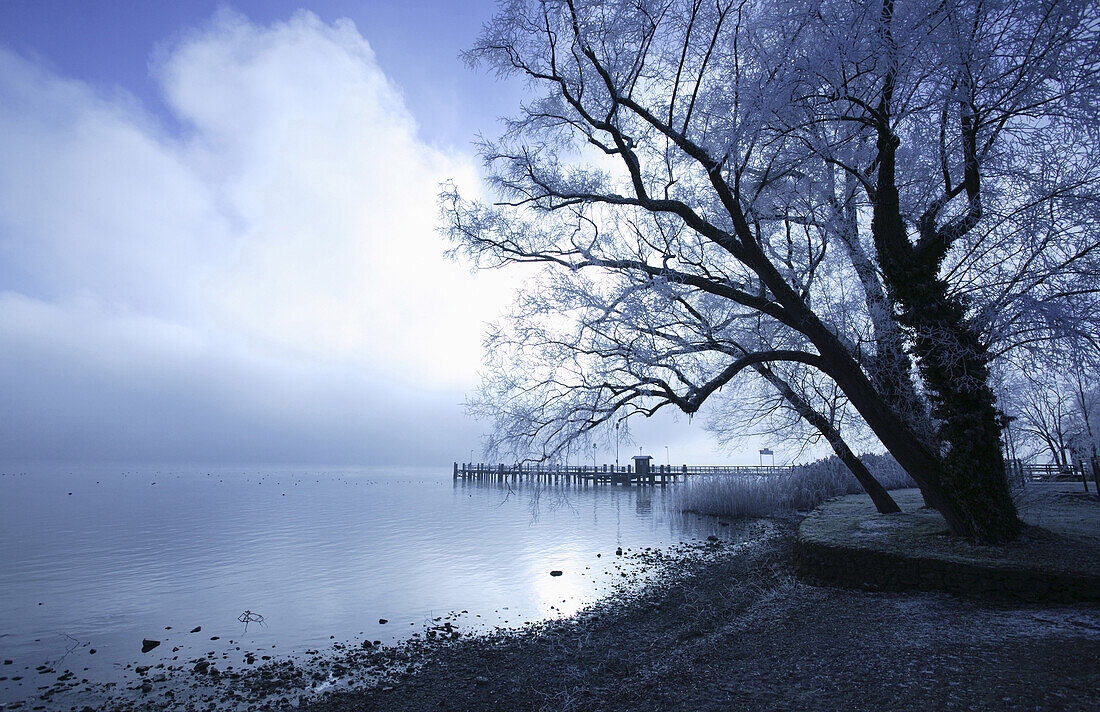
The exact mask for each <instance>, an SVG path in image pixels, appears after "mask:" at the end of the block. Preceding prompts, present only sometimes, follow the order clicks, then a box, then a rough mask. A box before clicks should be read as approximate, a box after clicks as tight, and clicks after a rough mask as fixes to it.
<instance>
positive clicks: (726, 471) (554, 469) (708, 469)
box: [454, 458, 794, 486]
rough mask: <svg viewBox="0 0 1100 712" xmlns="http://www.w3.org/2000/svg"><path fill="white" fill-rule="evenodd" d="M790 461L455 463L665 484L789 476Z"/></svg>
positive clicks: (513, 476)
mask: <svg viewBox="0 0 1100 712" xmlns="http://www.w3.org/2000/svg"><path fill="white" fill-rule="evenodd" d="M793 470H794V467H793V466H790V465H764V466H756V465H671V466H670V465H654V464H651V463H650V462H649V460H648V459H644V458H636V459H635V464H634V465H620V466H616V465H595V466H593V465H563V464H554V463H538V462H533V463H532V462H524V463H516V464H513V465H506V464H504V463H498V464H487V463H483V462H479V463H472V462H463V463H459V462H456V463H454V479H455V480H485V481H519V480H542V481H544V482H561V483H571V484H601V485H649V486H656V485H660V486H664V485H668V484H671V483H675V482H683V481H685V480H687V478H689V477H698V476H706V475H742V476H755V477H776V476H789V475H790V474H791V472H792V471H793Z"/></svg>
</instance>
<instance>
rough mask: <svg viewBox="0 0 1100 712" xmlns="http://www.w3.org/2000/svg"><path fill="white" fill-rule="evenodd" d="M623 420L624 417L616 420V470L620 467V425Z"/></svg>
mask: <svg viewBox="0 0 1100 712" xmlns="http://www.w3.org/2000/svg"><path fill="white" fill-rule="evenodd" d="M622 422H623V419H622V418H619V419H618V420H616V421H615V470H616V471H618V469H619V425H621V424H622Z"/></svg>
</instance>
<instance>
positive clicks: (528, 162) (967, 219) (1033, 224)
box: [443, 0, 1100, 542]
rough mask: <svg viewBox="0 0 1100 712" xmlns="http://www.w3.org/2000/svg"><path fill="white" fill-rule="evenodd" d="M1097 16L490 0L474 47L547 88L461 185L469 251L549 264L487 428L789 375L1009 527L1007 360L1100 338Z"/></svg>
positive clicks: (556, 424) (689, 407)
mask: <svg viewBox="0 0 1100 712" xmlns="http://www.w3.org/2000/svg"><path fill="white" fill-rule="evenodd" d="M1097 27H1098V18H1097V8H1096V6H1095V4H1093V3H1075V2H1070V1H1069V0H1049V1H1047V2H1023V1H1021V2H952V1H951V0H948V1H947V2H943V1H942V0H938V1H936V2H932V1H925V0H913V1H912V2H895V1H894V0H881V2H875V3H864V2H857V1H856V0H806V1H800V0H794V1H789V0H788V1H781V2H775V3H771V2H757V3H753V2H728V1H724V0H717V1H716V2H703V1H702V0H667V1H664V2H656V1H647V0H607V1H604V2H580V1H574V2H568V1H558V0H544V1H542V2H519V1H516V2H509V3H506V4H504V5H502V8H501V11H500V13H499V14H498V16H497V17H496V18H495V19H494V20H493V21H492V22H491V23H490V24H489V25H487V27H486V28H485V30H484V32H483V34H482V37H481V39H480V40H479V41H478V43H477V45H476V47H475V48H474V50H472V51H471V53H470V55H469V58H470V60H471V61H473V62H476V63H483V64H485V65H488V66H489V67H491V68H493V69H495V70H496V71H498V72H500V73H501V74H505V75H520V76H524V77H526V78H527V79H528V80H529V82H530V85H531V88H532V91H534V92H536V93H537V95H536V96H535V97H534V98H533V99H532V100H531V101H530V102H529V103H528V104H526V105H525V106H524V107H523V109H522V111H521V113H520V115H519V116H518V117H517V118H515V119H512V120H510V121H509V122H508V123H507V125H506V129H505V132H504V135H503V136H502V137H501V139H500V140H498V141H494V142H486V143H484V144H483V146H482V153H483V156H484V158H485V160H486V164H487V166H488V168H489V171H490V183H491V185H492V187H493V188H494V189H495V190H496V192H497V194H498V195H499V197H500V202H498V203H497V204H495V205H484V204H480V203H473V202H468V201H464V200H462V199H461V197H460V196H459V195H457V194H456V193H454V192H453V191H449V192H447V193H445V195H444V196H443V209H444V212H445V214H446V217H447V220H448V232H449V234H450V236H451V237H452V239H453V240H455V242H456V252H458V253H460V254H462V255H465V256H466V257H468V258H470V259H472V260H474V261H475V262H476V263H477V264H478V265H480V266H499V265H502V264H507V263H513V262H534V263H540V264H543V265H546V266H547V267H548V269H547V270H546V271H545V272H544V273H543V277H542V278H541V279H540V280H539V281H538V283H537V284H536V285H534V286H533V288H532V289H530V290H528V291H527V293H526V294H525V295H524V296H523V297H522V298H521V299H520V301H519V302H518V303H517V308H516V311H515V313H514V314H513V318H512V319H510V320H508V321H507V322H506V323H505V325H503V326H501V327H500V328H499V329H498V330H496V331H495V332H494V333H493V334H491V335H490V337H489V339H488V347H489V352H490V362H489V366H490V368H489V370H488V378H487V379H486V382H485V386H484V388H483V390H482V393H481V395H480V397H479V398H478V399H476V400H475V408H476V407H482V408H484V409H485V411H486V412H490V411H491V412H492V413H493V415H494V420H495V426H496V429H495V432H494V435H493V438H494V442H495V443H497V444H504V443H507V444H509V445H511V446H513V447H517V448H518V447H523V448H526V449H527V450H529V451H534V452H539V451H542V452H547V451H554V450H555V449H557V448H560V447H562V446H563V445H564V443H566V442H569V441H570V440H571V439H574V438H576V437H578V436H581V435H582V434H583V433H586V432H591V431H592V430H593V429H595V428H597V427H599V426H600V425H601V424H604V423H607V422H610V421H612V420H614V419H616V418H621V417H622V416H623V415H627V414H630V413H643V414H652V413H654V412H656V411H657V410H659V409H661V408H663V407H665V406H669V405H671V406H674V407H677V408H679V409H680V410H682V411H684V412H686V413H689V414H690V413H694V412H696V411H698V410H699V408H700V407H702V406H703V404H704V403H705V402H707V401H708V399H710V398H711V397H712V396H713V394H714V393H715V392H717V391H718V390H719V389H721V388H723V387H724V386H727V385H730V384H732V383H734V380H735V379H736V378H737V377H738V376H739V375H741V374H742V373H752V372H754V370H755V372H756V373H757V375H758V376H762V377H764V378H765V380H767V376H766V375H765V374H766V373H767V372H771V373H773V374H775V373H776V372H777V371H778V370H780V368H779V367H780V365H782V364H784V363H787V364H790V363H795V364H801V365H803V366H806V367H809V368H812V369H815V370H817V371H819V372H820V373H821V374H824V375H825V376H826V377H827V378H828V379H830V380H831V381H832V382H834V383H835V384H836V386H837V387H838V388H839V389H840V390H841V391H842V392H843V394H844V396H845V398H846V399H847V401H848V403H850V405H851V407H852V408H854V410H855V411H857V412H858V413H859V415H860V416H861V417H862V419H863V420H864V421H865V422H866V424H867V426H868V427H869V428H870V430H871V431H872V432H874V434H875V435H876V436H877V438H878V439H879V440H880V441H881V442H882V443H883V445H885V447H886V448H887V449H888V450H889V451H890V453H891V454H892V455H893V456H894V457H895V458H896V460H897V461H898V462H899V463H900V464H901V465H902V466H903V467H904V468H905V470H906V471H907V472H908V473H909V474H910V475H911V476H912V477H913V479H914V480H915V481H916V482H917V483H918V485H919V486H920V488H921V490H922V492H923V494H924V497H925V500H926V501H927V502H928V503H930V504H932V505H933V506H935V507H936V508H937V509H938V510H939V511H940V512H941V513H942V514H943V516H944V518H945V519H946V521H947V523H948V524H949V526H950V527H951V529H952V531H954V532H955V533H957V534H960V535H964V536H969V537H974V538H976V539H978V540H981V541H985V542H998V541H1004V540H1006V539H1009V538H1011V537H1013V536H1014V535H1015V534H1016V532H1017V531H1018V529H1019V524H1018V520H1017V518H1016V513H1015V509H1014V506H1013V504H1012V501H1011V499H1010V497H1009V494H1008V490H1007V486H1006V484H1005V481H1004V468H1003V459H1002V455H1001V451H1000V425H999V423H1000V420H999V418H998V413H997V410H996V408H995V399H994V396H993V391H992V388H991V385H990V379H989V363H990V359H991V358H993V356H994V355H995V354H996V352H995V351H991V350H990V347H991V344H993V343H994V342H995V341H996V340H997V339H1002V340H1003V339H1008V338H1011V339H1015V340H1016V341H1017V342H1022V341H1026V340H1028V339H1030V338H1035V339H1042V338H1049V333H1050V332H1051V331H1052V329H1053V330H1074V329H1076V330H1086V329H1087V326H1084V325H1082V323H1081V322H1080V319H1079V317H1078V316H1077V315H1076V314H1075V312H1074V310H1073V309H1072V308H1071V307H1072V304H1073V303H1074V300H1075V299H1077V298H1078V297H1080V296H1081V295H1083V294H1085V295H1087V294H1092V293H1093V292H1095V289H1096V276H1097V274H1100V271H1097V269H1096V264H1097V259H1096V258H1097V255H1096V252H1097V242H1098V240H1097V232H1096V229H1097V227H1096V226H1097V224H1098V222H1097V218H1098V217H1100V207H1098V200H1097V196H1098V195H1100V191H1098V190H1097V188H1098V187H1100V163H1098V162H1100V151H1097V122H1096V117H1097V115H1098V113H1100V112H1098V108H1100V107H1097V106H1096V103H1097V98H1098V97H1100V92H1098V91H1097V77H1100V72H1098V71H1097V70H1098V69H1100V67H1098V64H1100V51H1098V39H1097V31H1096V30H1097ZM1006 335H1009V336H1006ZM914 366H915V373H916V374H917V377H916V380H914V378H915V377H914V368H913V367H914ZM772 385H775V384H774V383H773V384H772ZM780 390H781V387H780ZM795 395H796V396H797V395H798V394H797V393H795ZM788 402H790V401H789V400H788Z"/></svg>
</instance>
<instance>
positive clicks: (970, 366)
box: [871, 132, 1020, 543]
mask: <svg viewBox="0 0 1100 712" xmlns="http://www.w3.org/2000/svg"><path fill="white" fill-rule="evenodd" d="M896 148H897V140H896V139H895V138H894V137H893V136H890V135H887V134H885V132H884V135H880V138H879V142H878V149H879V152H878V153H879V168H878V186H877V194H876V196H875V202H874V214H873V217H872V222H871V230H872V233H873V234H874V238H875V248H876V252H877V254H878V262H879V266H880V267H881V268H882V271H883V277H884V279H885V282H886V287H887V289H888V290H889V292H890V294H891V295H892V297H893V299H894V301H895V303H896V304H898V305H899V306H900V308H901V314H900V315H899V320H900V321H901V323H902V324H903V325H904V326H905V327H906V328H907V329H908V330H909V332H910V334H911V335H912V338H913V354H914V356H916V359H917V368H918V370H919V371H920V374H921V378H922V379H923V381H924V384H925V386H926V389H927V391H928V393H929V398H930V400H931V402H932V409H933V410H932V414H933V416H934V417H935V418H936V419H937V420H938V421H939V423H940V426H939V435H940V439H941V440H942V442H943V443H944V448H945V451H944V452H943V455H942V458H941V459H942V467H941V468H940V477H939V479H940V485H941V489H942V492H943V496H944V497H945V498H946V499H947V500H948V501H950V502H951V503H952V505H953V508H954V509H955V513H956V515H957V516H958V517H959V521H958V522H957V523H953V524H952V528H953V529H956V527H957V531H958V532H959V533H961V534H964V535H966V536H969V537H972V538H974V539H977V540H978V541H981V542H984V543H999V542H1004V541H1008V540H1010V539H1012V538H1013V537H1015V536H1016V535H1017V534H1018V533H1019V531H1020V521H1019V518H1018V516H1017V514H1016V506H1015V504H1014V503H1013V501H1012V497H1011V495H1010V493H1009V490H1008V482H1007V480H1006V478H1005V471H1004V457H1003V455H1002V453H1001V438H1000V425H999V421H998V418H997V410H996V408H995V405H994V404H995V399H994V396H993V391H992V389H991V388H990V386H989V368H988V362H989V356H988V354H987V353H986V350H985V349H984V347H983V346H982V345H981V342H980V339H979V337H978V335H977V334H976V333H975V332H974V330H973V329H972V328H971V327H969V326H968V325H967V324H966V318H965V317H966V312H965V309H964V307H963V305H962V304H961V303H959V301H958V299H953V298H951V297H950V296H949V295H948V294H947V285H946V284H945V283H944V282H943V280H941V279H939V274H938V273H939V268H940V264H941V263H942V260H943V256H944V254H945V252H946V247H945V246H946V244H948V241H947V239H946V236H944V235H943V234H942V231H941V232H931V231H935V227H934V226H927V227H925V228H923V229H922V232H925V233H926V234H922V235H921V240H920V242H919V243H918V244H917V245H916V246H914V245H913V244H912V243H911V242H910V240H909V237H908V235H907V233H906V230H905V223H904V221H903V220H902V216H901V209H900V202H899V198H898V191H897V187H896V184H895V178H894V168H895V162H894V157H895V150H896ZM941 511H942V510H941ZM945 516H946V515H945ZM949 521H950V520H949Z"/></svg>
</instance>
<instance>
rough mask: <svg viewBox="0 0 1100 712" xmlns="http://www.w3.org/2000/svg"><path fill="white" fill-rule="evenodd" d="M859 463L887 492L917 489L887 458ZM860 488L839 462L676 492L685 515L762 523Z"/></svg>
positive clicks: (702, 481)
mask: <svg viewBox="0 0 1100 712" xmlns="http://www.w3.org/2000/svg"><path fill="white" fill-rule="evenodd" d="M860 460H862V461H863V464H864V465H866V466H867V469H868V470H870V471H871V474H872V475H874V476H875V479H877V480H878V481H879V482H880V483H882V486H883V487H885V488H886V489H899V488H902V487H915V486H916V483H914V482H913V480H912V479H910V478H909V475H907V474H905V471H904V470H902V469H901V466H900V465H898V464H897V462H895V461H894V458H892V457H890V456H889V455H862V456H861V457H860ZM862 491H863V488H862V487H860V485H859V482H858V481H857V480H856V478H855V476H854V475H853V474H852V473H851V472H850V471H849V470H848V467H847V466H846V465H844V463H842V462H841V461H840V458H837V457H835V456H834V457H830V458H827V459H824V460H818V461H817V462H811V463H809V464H806V465H796V466H795V468H794V469H793V470H792V471H791V473H790V474H789V475H782V476H777V475H766V476H756V475H714V476H712V477H693V478H689V479H688V481H687V482H685V483H684V484H683V485H682V486H681V487H678V488H677V489H676V492H675V503H676V507H677V508H678V509H679V510H680V511H684V512H696V513H698V514H713V515H716V516H727V517H765V516H768V515H772V514H780V513H783V512H793V511H797V510H804V509H813V508H814V507H816V506H817V505H819V504H821V503H822V502H824V501H825V500H826V499H828V498H830V497H835V496H837V495H841V494H856V493H858V492H862Z"/></svg>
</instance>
